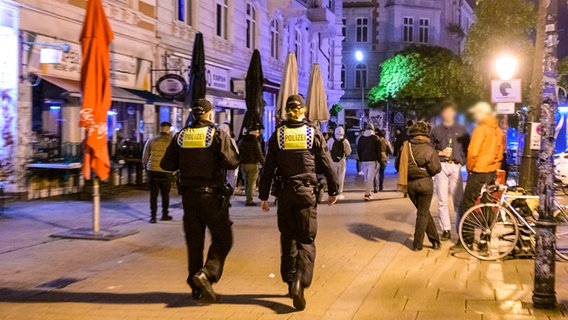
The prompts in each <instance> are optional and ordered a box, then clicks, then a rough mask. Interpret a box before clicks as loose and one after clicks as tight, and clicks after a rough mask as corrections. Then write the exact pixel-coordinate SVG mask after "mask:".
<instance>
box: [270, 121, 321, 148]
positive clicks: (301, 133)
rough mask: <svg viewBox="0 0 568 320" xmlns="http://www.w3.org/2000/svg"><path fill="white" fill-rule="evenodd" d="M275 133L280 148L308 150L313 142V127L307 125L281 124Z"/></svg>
mask: <svg viewBox="0 0 568 320" xmlns="http://www.w3.org/2000/svg"><path fill="white" fill-rule="evenodd" d="M276 134H277V138H278V148H279V149H280V150H308V149H311V148H312V146H313V143H314V129H313V128H312V127H310V126H307V125H303V126H301V127H299V128H288V127H286V126H282V127H280V128H278V131H277V133H276Z"/></svg>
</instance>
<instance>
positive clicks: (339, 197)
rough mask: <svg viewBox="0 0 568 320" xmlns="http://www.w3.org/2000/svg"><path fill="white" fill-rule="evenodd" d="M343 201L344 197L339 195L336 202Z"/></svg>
mask: <svg viewBox="0 0 568 320" xmlns="http://www.w3.org/2000/svg"><path fill="white" fill-rule="evenodd" d="M344 199H345V196H344V195H342V194H340V195H338V196H337V200H344Z"/></svg>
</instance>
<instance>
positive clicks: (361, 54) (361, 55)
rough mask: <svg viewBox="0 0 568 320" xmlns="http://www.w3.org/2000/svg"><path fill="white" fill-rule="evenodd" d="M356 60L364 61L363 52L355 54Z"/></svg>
mask: <svg viewBox="0 0 568 320" xmlns="http://www.w3.org/2000/svg"><path fill="white" fill-rule="evenodd" d="M355 59H357V61H359V62H361V61H363V52H361V51H357V52H355Z"/></svg>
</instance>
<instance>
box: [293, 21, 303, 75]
mask: <svg viewBox="0 0 568 320" xmlns="http://www.w3.org/2000/svg"><path fill="white" fill-rule="evenodd" d="M294 47H295V50H296V51H295V53H296V60H297V62H298V67H299V68H301V67H302V62H303V61H302V60H303V59H302V34H301V33H300V30H298V29H296V34H295V35H294Z"/></svg>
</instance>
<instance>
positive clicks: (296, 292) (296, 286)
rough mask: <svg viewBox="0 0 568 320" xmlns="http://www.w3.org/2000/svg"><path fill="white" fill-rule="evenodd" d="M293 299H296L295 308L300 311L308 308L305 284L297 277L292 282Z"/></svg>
mask: <svg viewBox="0 0 568 320" xmlns="http://www.w3.org/2000/svg"><path fill="white" fill-rule="evenodd" d="M292 300H293V301H294V308H296V309H297V310H299V311H302V310H304V309H306V298H305V297H304V286H302V283H301V282H300V279H297V280H295V281H294V283H293V284H292Z"/></svg>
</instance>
